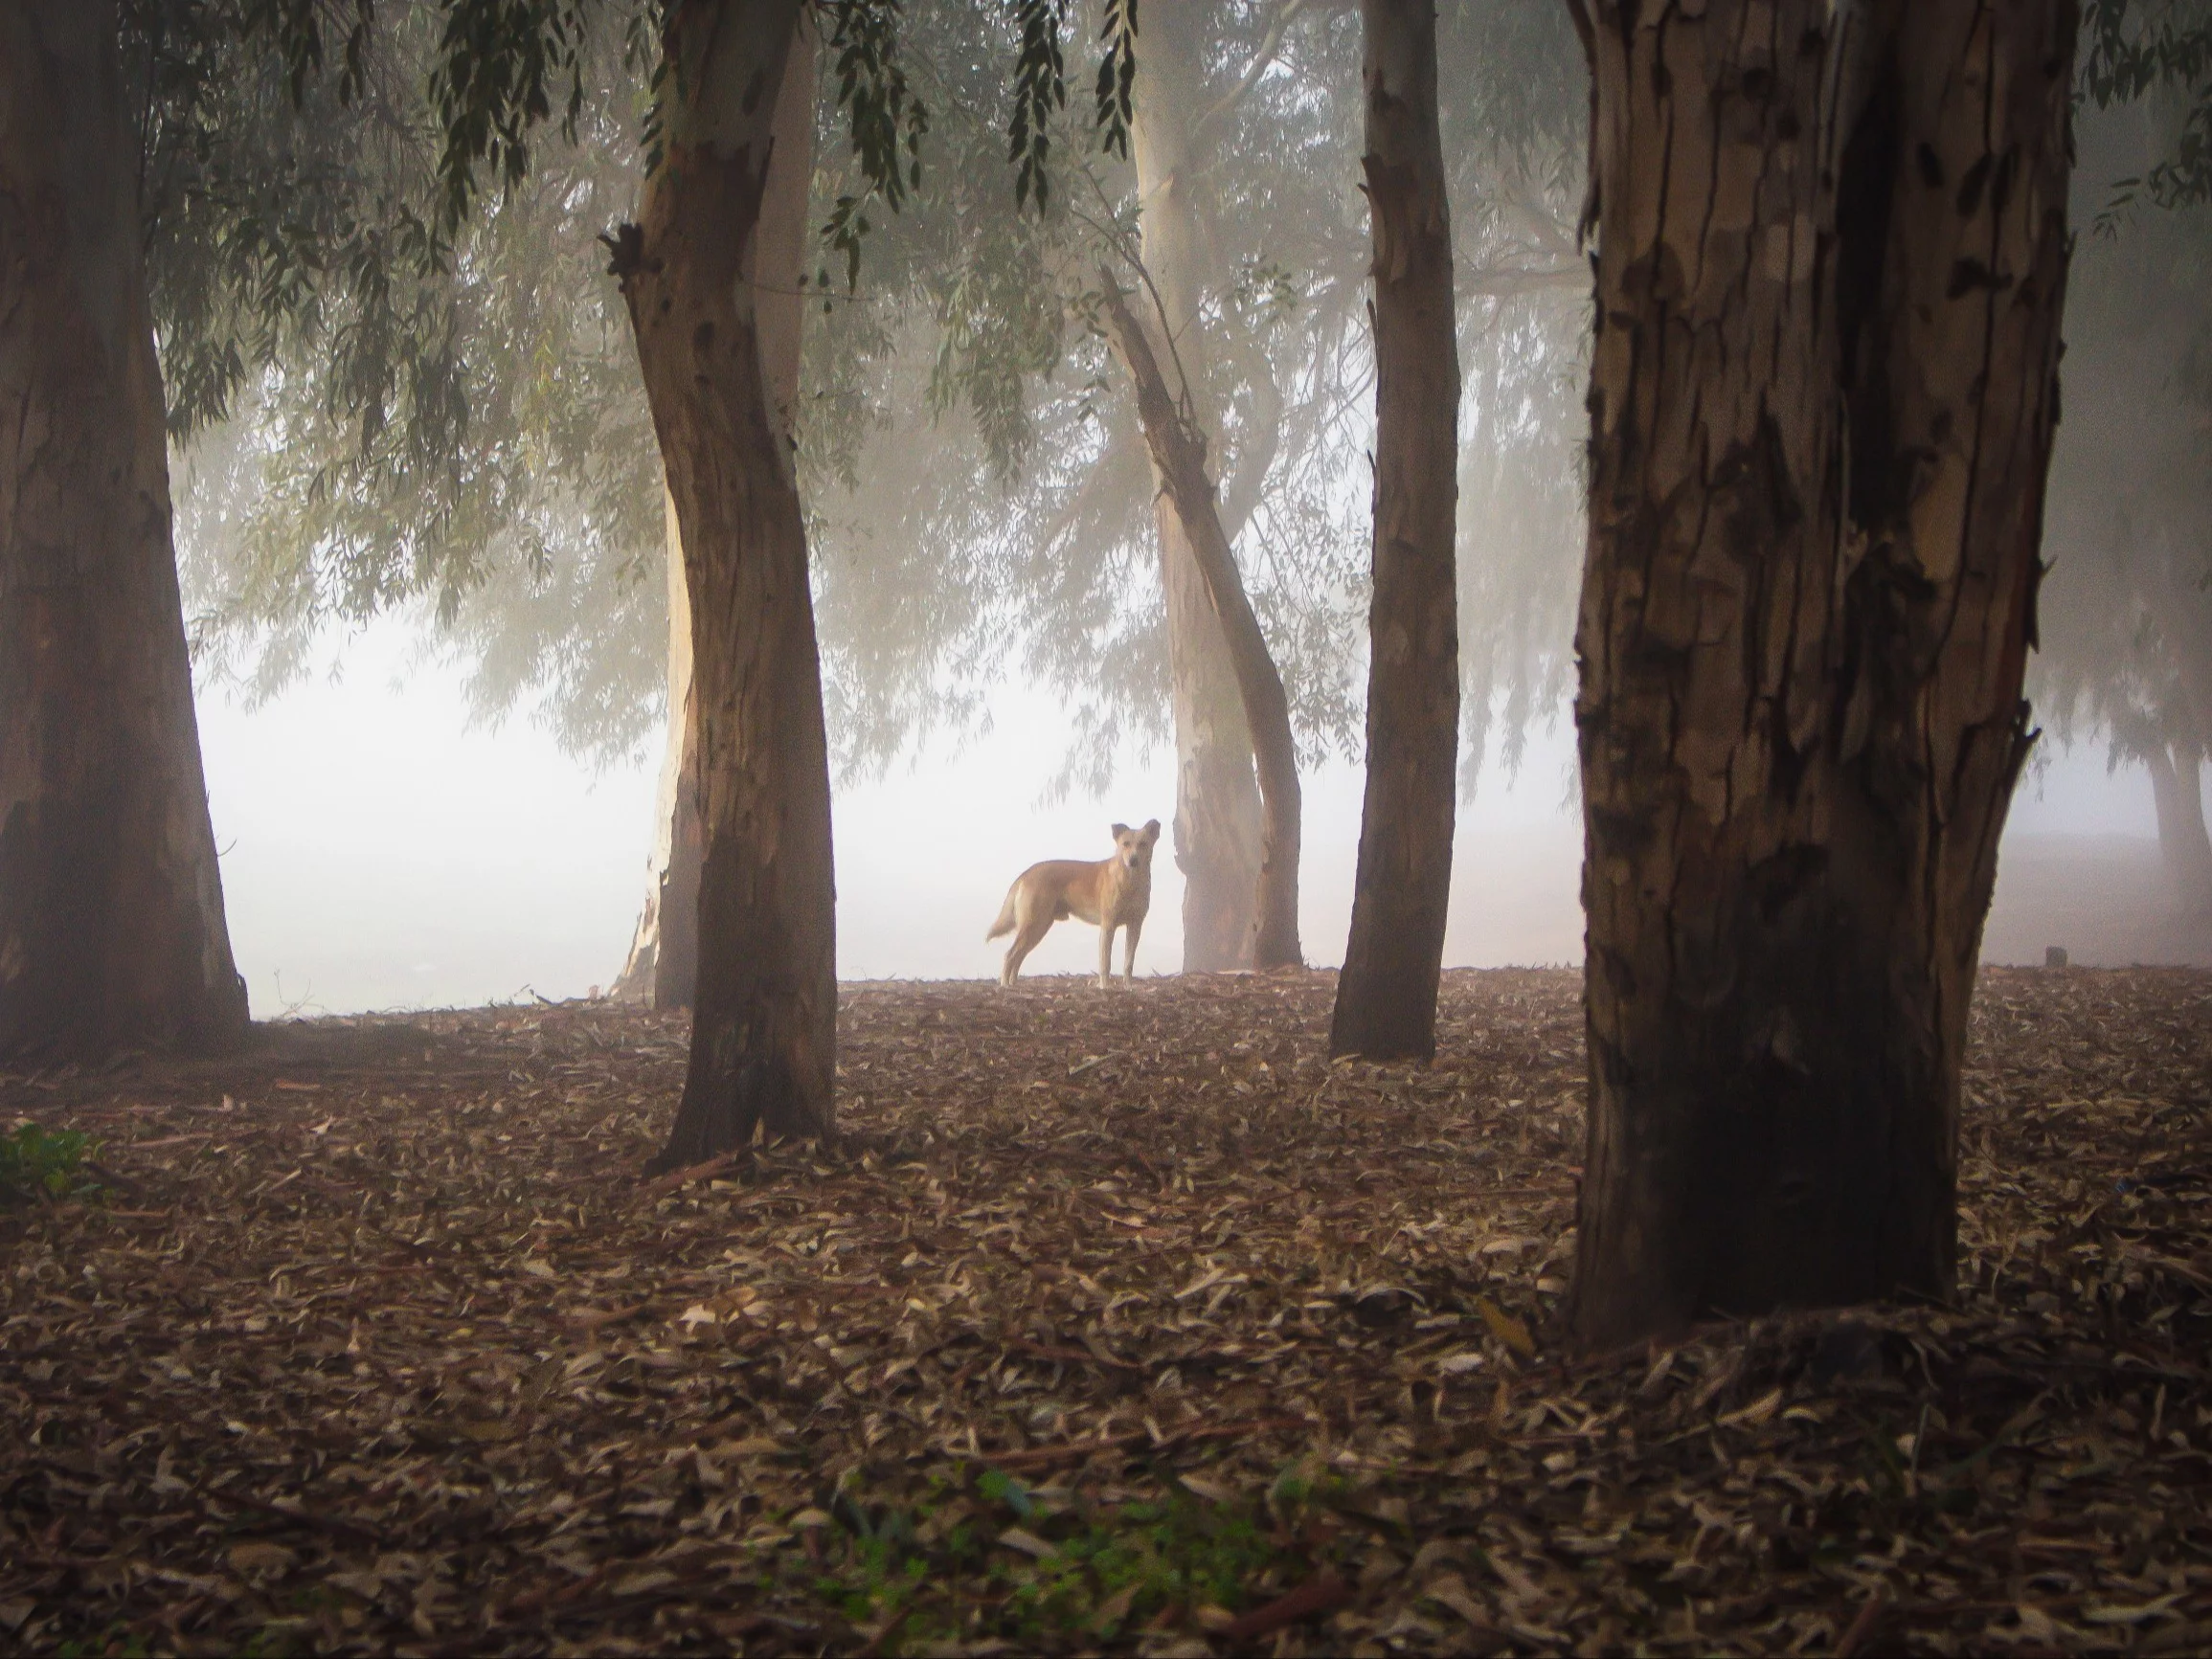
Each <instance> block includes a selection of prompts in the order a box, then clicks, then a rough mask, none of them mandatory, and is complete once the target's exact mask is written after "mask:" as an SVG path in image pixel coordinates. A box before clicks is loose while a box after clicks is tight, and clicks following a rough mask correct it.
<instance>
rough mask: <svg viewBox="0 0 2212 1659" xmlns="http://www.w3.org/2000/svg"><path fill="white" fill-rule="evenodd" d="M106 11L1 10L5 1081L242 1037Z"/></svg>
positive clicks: (97, 4)
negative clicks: (102, 1056) (135, 1048)
mask: <svg viewBox="0 0 2212 1659" xmlns="http://www.w3.org/2000/svg"><path fill="white" fill-rule="evenodd" d="M116 31H117V19H116V8H115V6H114V4H113V3H112V0H105V3H102V0H14V3H12V4H10V5H8V6H6V7H0V457H4V458H5V460H0V1057H9V1058H19V1057H23V1056H37V1057H45V1056H49V1055H52V1056H68V1055H86V1054H96V1053H99V1052H101V1051H102V1050H111V1049H114V1048H117V1047H121V1046H124V1045H137V1044H174V1045H176V1046H179V1047H184V1048H190V1049H198V1050H210V1049H217V1048H222V1047H225V1046H228V1045H230V1044H233V1043H235V1042H238V1041H239V1040H240V1039H242V1038H243V1036H244V1034H245V1031H246V988H245V983H244V981H243V980H241V979H240V978H239V977H238V974H237V968H236V967H235V966H234V965H233V963H232V960H231V945H230V934H229V930H228V929H227V928H226V927H225V924H224V920H223V895H222V880H221V876H220V874H219V872H218V869H217V865H216V861H215V845H214V832H213V830H212V829H211V828H210V826H209V822H208V797H207V783H206V780H205V778H204V776H203V774H202V773H201V770H200V750H199V730H198V727H197V725H196V722H195V718H194V715H193V710H192V664H191V661H190V658H189V656H188V654H187V651H186V646H185V632H184V613H183V609H182V605H181V602H180V599H179V597H178V592H177V576H176V557H175V551H174V549H173V547H172V545H171V542H170V539H169V455H168V447H167V437H166V432H165V427H164V420H163V415H164V412H163V402H162V386H161V370H160V367H159V365H158V363H157V362H156V360H155V356H154V343H153V327H152V324H151V321H150V319H149V315H148V311H147V295H146V277H145V271H144V268H143V265H142V262H141V255H140V245H139V223H138V191H137V176H138V175H137V146H136V144H135V142H134V140H133V136H132V131H131V123H130V115H129V111H128V109H127V107H126V105H125V103H124V90H123V84H122V71H121V68H120V64H119V61H118V50H117V39H116Z"/></svg>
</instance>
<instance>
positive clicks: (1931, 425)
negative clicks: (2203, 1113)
mask: <svg viewBox="0 0 2212 1659" xmlns="http://www.w3.org/2000/svg"><path fill="white" fill-rule="evenodd" d="M1577 9H1578V11H1580V13H1581V15H1580V25H1581V29H1582V33H1583V36H1584V39H1585V42H1586V44H1587V45H1588V47H1589V49H1590V52H1591V62H1592V72H1593V79H1594V85H1595V98H1594V101H1593V109H1592V118H1591V206H1590V213H1591V221H1592V223H1593V224H1594V226H1595V228H1596V279H1597V280H1596V286H1597V335H1596V342H1595V348H1594V356H1593V361H1592V370H1591V388H1590V409H1591V480H1590V549H1589V559H1588V567H1587V574H1586V578H1585V587H1584V595H1583V608H1582V620H1581V627H1580V632H1579V636H1578V647H1579V650H1580V653H1581V658H1582V686H1581V692H1580V695H1579V698H1578V700H1577V703H1576V714H1575V718H1576V725H1577V729H1578V734H1579V738H1580V745H1581V760H1582V778H1583V810H1584V824H1585V835H1586V862H1585V867H1584V876H1583V884H1584V886H1583V891H1584V903H1585V907H1586V909H1587V912H1588V919H1589V946H1588V957H1587V962H1586V967H1585V974H1586V980H1587V1008H1588V1016H1587V1018H1588V1041H1589V1049H1590V1090H1591V1110H1590V1144H1589V1151H1588V1154H1587V1158H1586V1168H1587V1172H1588V1173H1587V1175H1586V1176H1585V1178H1584V1182H1583V1188H1582V1199H1581V1206H1580V1216H1579V1222H1578V1228H1579V1230H1578V1235H1577V1263H1576V1274H1575V1283H1574V1289H1573V1299H1572V1314H1571V1316H1572V1320H1573V1323H1574V1327H1575V1329H1576V1331H1577V1333H1578V1334H1579V1335H1580V1336H1581V1338H1582V1339H1583V1340H1585V1341H1587V1342H1591V1343H1597V1344H1612V1343H1618V1342H1625V1341H1629V1340H1633V1339H1636V1338H1638V1337H1641V1336H1645V1335H1647V1334H1653V1333H1656V1332H1660V1331H1664V1330H1667V1329H1672V1328H1679V1327H1680V1326H1682V1325H1683V1324H1684V1323H1686V1322H1687V1321H1689V1320H1691V1319H1693V1318H1695V1317H1697V1316H1699V1315H1700V1314H1701V1313H1704V1312H1706V1311H1708V1310H1720V1311H1724V1312H1738V1313H1741V1312H1757V1311H1760V1310H1764V1309H1770V1308H1773V1307H1777V1306H1783V1305H1797V1306H1803V1305H1817V1304H1823V1303H1836V1302H1845V1301H1854V1300H1860V1299H1864V1298H1871V1297H1878V1296H1883V1295H1886V1294H1889V1293H1891V1292H1894V1291H1900V1290H1902V1291H1906V1292H1911V1293H1918V1294H1921V1295H1926V1296H1933V1297H1938V1298H1942V1297H1948V1296H1949V1295H1950V1294H1951V1293H1952V1289H1953V1272H1954V1259H1955V1253H1956V1229H1957V1220H1956V1204H1955V1187H1956V1171H1957V1130H1958V1107H1959V1067H1960V1062H1961V1057H1962V1050H1963V1046H1964V1042H1965V1032H1966V1019H1967V1009H1968V1002H1969V999H1970V998H1971V996H1972V993H1973V988H1974V978H1975V962H1976V957H1977V955H1978V952H1979V945H1980V937H1981V928H1982V921H1983V917H1984V915H1985V912H1986V910H1987V908H1988V903H1989V896H1990V890H1991V886H1992V883H1993V881H1994V879H1995V874H1996V859H1997V847H1998V835H1999V832H2000V831H2001V829H2002V826H2003V821H2004V814H2005V807H2006V804H2007V801H2008V799H2009V797H2010V794H2011V790H2012V785H2013V781H2014V779H2015V777H2016V775H2017V774H2018V772H2019V769H2020V762H2021V760H2022V758H2023V756H2024V754H2025V752H2026V749H2027V744H2028V729H2027V709H2026V706H2025V704H2024V703H2023V701H2022V700H2021V696H2020V686H2021V677H2022V671H2023V668H2024V665H2025V661H2026V657H2027V652H2028V648H2029V645H2030V644H2031V642H2032V640H2033V638H2034V631H2035V594H2036V583H2037V580H2038V577H2039V575H2040V573H2041V566H2040V564H2039V562H2038V552H2037V549H2038V546H2039V540H2040V529H2041V516H2042V510H2043V483H2044V474H2045V468H2046V466H2047V464H2048V461H2049V457H2050V444H2051V436H2052V429H2053V424H2054V422H2055V420H2056V417H2057V414H2058V405H2057V373H2056V368H2057V357H2058V344H2059V316H2060V308H2061V305H2062V303H2063V301H2064V297H2065V270H2066V255H2067V242H2068V236H2067V229H2066V184H2067V161H2068V157H2067V146H2066V121H2067V104H2068V94H2069V91H2070V86H2071V65H2072V60H2073V50H2074V30H2075V11H2074V7H2073V6H2072V5H2071V4H2070V3H2069V0H2022V3H2018V4H2005V5H1994V4H1978V3H1977V4H1960V5H1955V6H1951V5H1947V6H1921V5H1907V4H1880V5H1870V6H1864V7H1834V6H1831V5H1829V4H1827V3H1826V0H1783V3H1780V4H1773V5H1753V4H1749V3H1748V0H1715V3H1714V4H1712V5H1710V6H1708V7H1705V8H1703V9H1702V10H1700V11H1697V12H1695V13H1692V12H1691V11H1688V9H1686V8H1677V7H1673V6H1668V5H1659V4H1655V3H1651V0H1603V3H1600V4H1596V5H1592V6H1589V7H1588V8H1587V10H1584V9H1582V8H1581V7H1580V6H1579V4H1578V8H1577Z"/></svg>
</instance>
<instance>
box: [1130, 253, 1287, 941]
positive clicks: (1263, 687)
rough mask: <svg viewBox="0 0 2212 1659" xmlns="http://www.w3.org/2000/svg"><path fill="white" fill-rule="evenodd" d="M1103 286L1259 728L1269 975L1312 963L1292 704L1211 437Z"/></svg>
mask: <svg viewBox="0 0 2212 1659" xmlns="http://www.w3.org/2000/svg"><path fill="white" fill-rule="evenodd" d="M1100 276H1101V278H1102V280H1103V281H1104V283H1105V294H1106V317H1107V325H1108V326H1109V328H1110V329H1111V330H1112V332H1113V335H1114V345H1115V348H1116V349H1117V351H1118V352H1119V353H1120V355H1121V361H1122V362H1123V363H1125V364H1126V365H1128V368H1129V376H1130V379H1131V380H1133V381H1134V382H1135V383H1136V386H1137V409H1138V416H1139V419H1140V421H1141V422H1142V424H1143V427H1144V440H1145V444H1146V446H1147V447H1148V448H1149V449H1150V451H1151V453H1152V471H1153V476H1154V477H1155V478H1156V479H1157V480H1158V481H1159V483H1160V492H1161V497H1162V500H1163V501H1164V502H1165V503H1166V504H1168V505H1169V507H1170V508H1172V510H1173V511H1174V514H1175V517H1176V521H1177V522H1178V523H1179V524H1180V525H1181V526H1182V527H1183V533H1184V535H1185V538H1186V539H1187V541H1188V545H1189V548H1190V552H1191V556H1192V559H1193V560H1194V562H1195V563H1196V564H1197V566H1198V571H1199V574H1200V576H1201V578H1202V579H1203V580H1204V581H1205V583H1206V595H1207V603H1208V607H1209V608H1210V610H1211V612H1212V614H1213V617H1215V619H1216V622H1217V624H1218V625H1219V627H1220V629H1221V635H1222V639H1223V640H1224V642H1225V643H1226V645H1227V647H1228V650H1229V660H1230V667H1231V668H1232V669H1233V670H1234V672H1235V674H1236V683H1237V697H1238V701H1239V702H1240V703H1241V704H1242V706H1243V709H1244V718H1245V724H1246V727H1247V728H1248V729H1250V731H1251V732H1252V737H1253V749H1254V751H1255V752H1254V757H1253V758H1254V760H1255V761H1256V763H1257V765H1258V769H1259V799H1260V859H1259V880H1258V883H1257V884H1256V886H1254V888H1253V930H1252V961H1253V967H1255V968H1258V969H1260V970H1261V971H1262V972H1266V971H1268V970H1271V969H1275V968H1297V967H1302V966H1304V963H1305V956H1304V953H1303V952H1302V951H1300V949H1299V948H1298V841H1299V836H1300V833H1301V829H1300V823H1301V817H1302V814H1301V804H1300V799H1299V789H1298V743H1297V739H1296V738H1295V737H1294V736H1293V735H1292V733H1291V723H1290V699H1289V698H1288V697H1287V696H1286V695H1285V694H1284V692H1283V684H1282V676H1281V675H1280V674H1278V673H1276V672H1275V659H1274V658H1273V657H1271V656H1269V655H1268V649H1267V639H1266V638H1265V637H1264V636H1263V635H1262V634H1261V633H1260V629H1259V618H1258V617H1255V616H1253V610H1252V601H1251V599H1249V598H1248V597H1247V596H1246V594H1245V591H1244V581H1243V578H1242V577H1241V576H1239V575H1238V573H1237V569H1236V555H1235V554H1234V553H1233V552H1231V551H1230V546H1229V538H1228V536H1227V535H1225V534H1224V533H1223V532H1222V527H1221V516H1220V513H1219V512H1218V511H1217V510H1216V508H1215V505H1214V495H1213V481H1212V479H1211V478H1210V477H1208V474H1207V470H1206V437H1205V435H1204V434H1202V433H1201V432H1199V431H1198V429H1197V428H1196V427H1195V426H1194V425H1193V424H1192V423H1191V421H1190V420H1189V418H1188V417H1187V415H1186V413H1185V410H1184V408H1182V407H1181V406H1179V405H1178V403H1177V401H1176V399H1175V396H1174V394H1173V393H1172V392H1170V391H1169V390H1168V384H1167V378H1166V376H1165V375H1164V374H1163V373H1162V370H1161V368H1160V361H1159V358H1158V357H1157V356H1156V355H1155V353H1154V351H1153V349H1152V343H1151V341H1150V340H1149V339H1148V338H1147V336H1146V332H1145V330H1144V329H1143V328H1142V327H1141V326H1140V325H1139V324H1138V322H1137V319H1136V318H1135V317H1133V316H1132V315H1131V314H1130V311H1129V305H1128V302H1127V301H1126V300H1124V299H1123V298H1122V296H1121V293H1120V291H1119V289H1118V288H1117V287H1116V285H1115V282H1114V279H1113V277H1112V275H1111V274H1110V273H1106V272H1101V273H1100Z"/></svg>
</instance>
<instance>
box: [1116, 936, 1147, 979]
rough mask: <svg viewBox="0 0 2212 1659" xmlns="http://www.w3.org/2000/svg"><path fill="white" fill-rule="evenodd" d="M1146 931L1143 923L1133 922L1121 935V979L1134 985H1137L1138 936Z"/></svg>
mask: <svg viewBox="0 0 2212 1659" xmlns="http://www.w3.org/2000/svg"><path fill="white" fill-rule="evenodd" d="M1142 931H1144V924H1143V923H1142V922H1131V923H1130V924H1129V928H1128V930H1127V931H1126V932H1124V933H1123V934H1122V935H1121V977H1122V978H1124V979H1126V980H1128V981H1129V982H1130V983H1131V984H1132V985H1134V984H1136V983H1137V935H1138V934H1140V933H1141V932H1142Z"/></svg>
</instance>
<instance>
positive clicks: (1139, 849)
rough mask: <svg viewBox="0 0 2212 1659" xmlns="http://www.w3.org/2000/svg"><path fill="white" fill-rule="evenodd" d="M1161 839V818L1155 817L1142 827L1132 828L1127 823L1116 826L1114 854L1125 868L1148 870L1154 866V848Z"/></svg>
mask: <svg viewBox="0 0 2212 1659" xmlns="http://www.w3.org/2000/svg"><path fill="white" fill-rule="evenodd" d="M1159 840H1160V820H1159V819H1158V818H1153V819H1151V820H1150V821H1149V822H1147V823H1146V824H1145V826H1144V827H1143V828H1142V829H1131V828H1130V827H1129V826H1128V825H1127V824H1125V823H1117V824H1116V825H1115V826H1114V856H1115V857H1116V858H1117V859H1119V860H1120V861H1121V867H1122V868H1123V869H1125V870H1148V869H1150V868H1151V867H1152V848H1153V845H1154V844H1155V843H1156V842H1157V841H1159Z"/></svg>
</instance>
